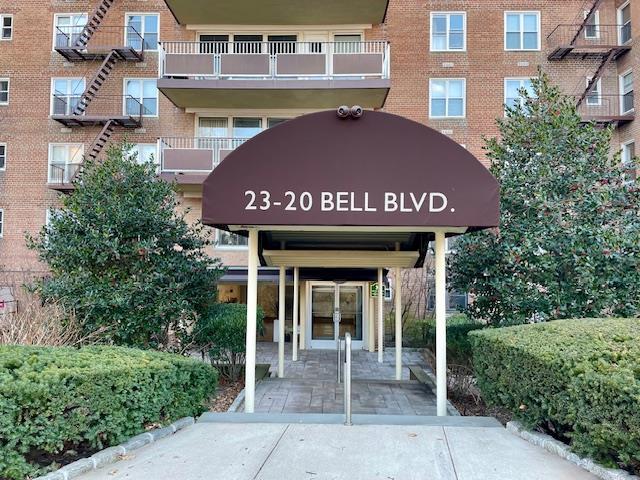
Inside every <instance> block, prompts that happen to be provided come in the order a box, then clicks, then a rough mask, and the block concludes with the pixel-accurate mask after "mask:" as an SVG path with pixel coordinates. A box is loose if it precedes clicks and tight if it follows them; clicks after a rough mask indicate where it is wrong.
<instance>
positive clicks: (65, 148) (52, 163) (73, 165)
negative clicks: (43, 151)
mask: <svg viewBox="0 0 640 480" xmlns="http://www.w3.org/2000/svg"><path fill="white" fill-rule="evenodd" d="M83 155H84V145H83V144H81V143H50V144H49V182H50V183H69V182H70V181H71V180H72V179H73V177H74V175H75V173H76V172H77V171H78V169H79V168H80V165H81V164H82V156H83Z"/></svg>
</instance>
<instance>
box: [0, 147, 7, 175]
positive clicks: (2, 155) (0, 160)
mask: <svg viewBox="0 0 640 480" xmlns="http://www.w3.org/2000/svg"><path fill="white" fill-rule="evenodd" d="M6 166H7V144H6V143H0V170H4V169H5V168H6Z"/></svg>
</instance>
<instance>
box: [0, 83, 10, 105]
mask: <svg viewBox="0 0 640 480" xmlns="http://www.w3.org/2000/svg"><path fill="white" fill-rule="evenodd" d="M8 103H9V79H8V78H0V105H7V104H8Z"/></svg>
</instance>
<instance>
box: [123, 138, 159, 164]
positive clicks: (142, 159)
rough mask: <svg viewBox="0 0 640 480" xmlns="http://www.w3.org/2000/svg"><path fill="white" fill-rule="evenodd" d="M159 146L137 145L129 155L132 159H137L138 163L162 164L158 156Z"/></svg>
mask: <svg viewBox="0 0 640 480" xmlns="http://www.w3.org/2000/svg"><path fill="white" fill-rule="evenodd" d="M157 149H158V146H157V145H156V144H155V143H137V144H135V145H134V146H133V147H132V148H131V151H130V152H129V154H130V155H131V158H134V157H135V159H136V162H138V163H148V162H152V163H155V164H158V163H160V162H159V159H158V154H157Z"/></svg>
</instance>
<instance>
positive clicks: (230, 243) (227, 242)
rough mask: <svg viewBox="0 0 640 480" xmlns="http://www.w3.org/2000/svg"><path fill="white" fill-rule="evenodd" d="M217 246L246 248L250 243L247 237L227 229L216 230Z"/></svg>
mask: <svg viewBox="0 0 640 480" xmlns="http://www.w3.org/2000/svg"><path fill="white" fill-rule="evenodd" d="M216 237H217V238H216V246H217V247H222V248H229V247H231V248H237V247H240V248H246V246H247V245H248V244H249V242H248V239H247V237H242V236H240V235H237V234H235V233H231V232H227V231H225V230H216Z"/></svg>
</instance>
